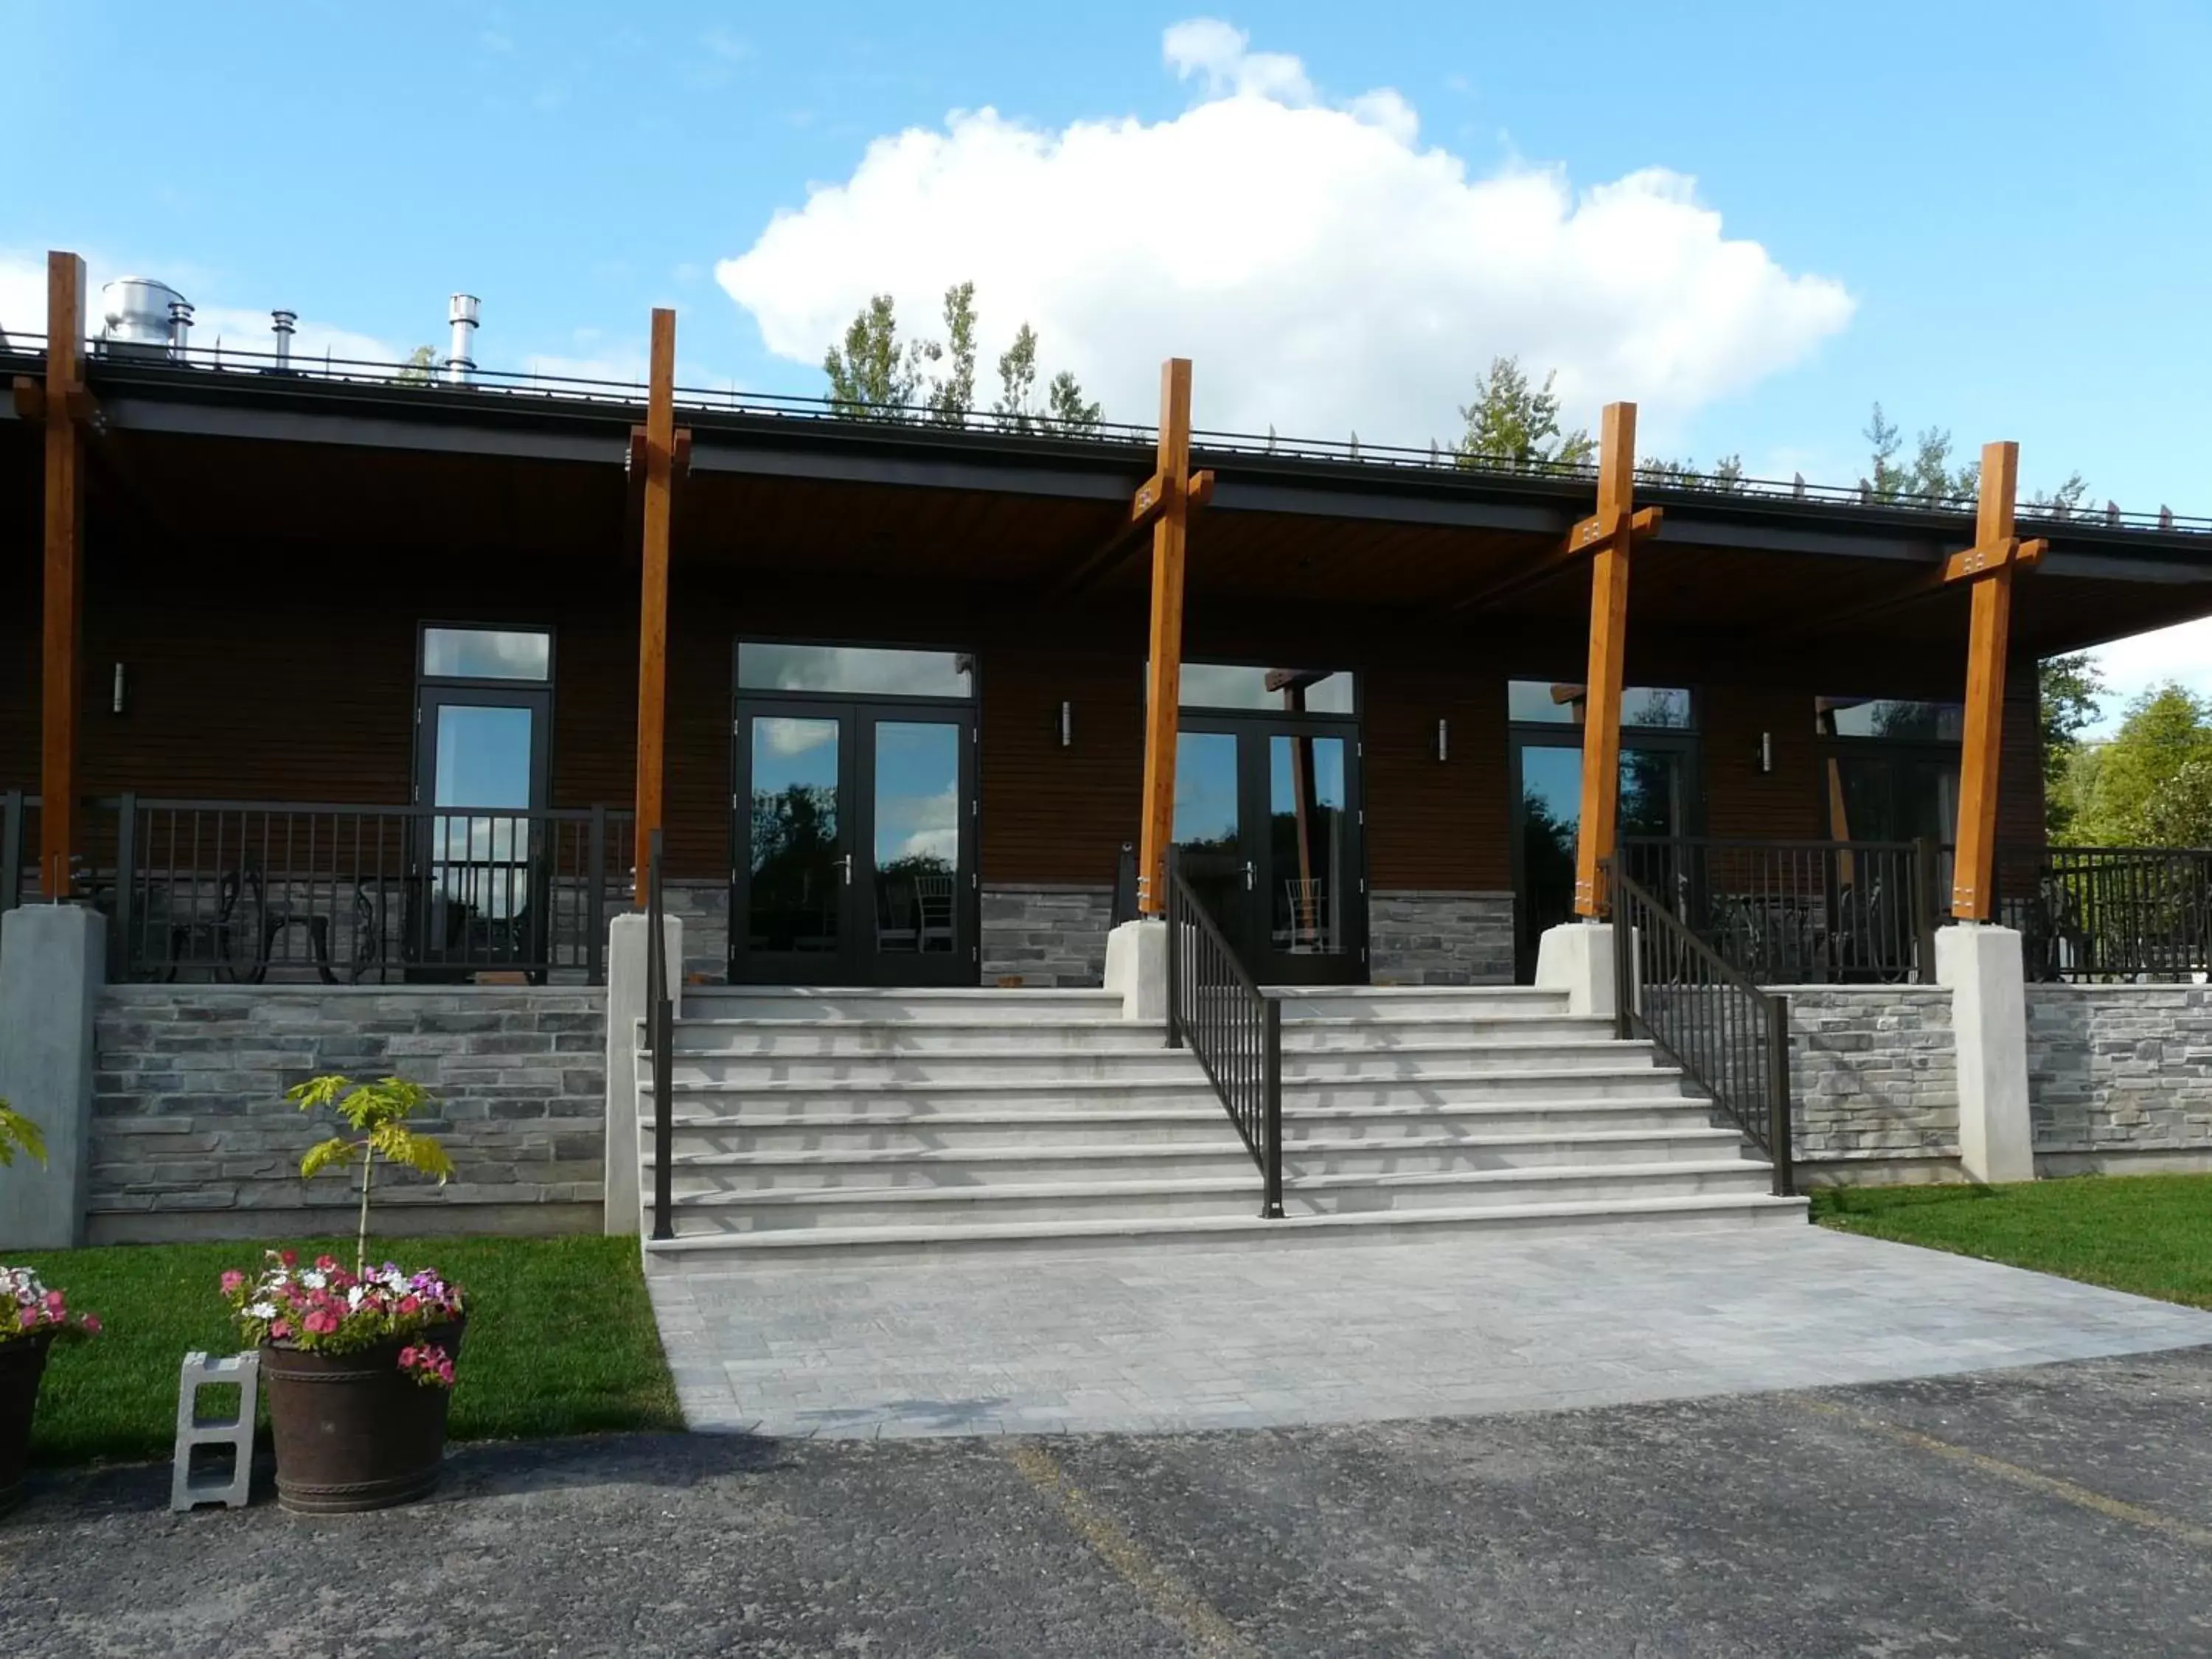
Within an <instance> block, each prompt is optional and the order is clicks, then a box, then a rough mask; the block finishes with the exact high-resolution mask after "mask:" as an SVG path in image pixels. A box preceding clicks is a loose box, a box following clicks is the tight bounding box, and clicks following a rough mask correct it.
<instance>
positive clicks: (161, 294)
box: [98, 276, 191, 362]
mask: <svg viewBox="0 0 2212 1659" xmlns="http://www.w3.org/2000/svg"><path fill="white" fill-rule="evenodd" d="M184 304H185V296H184V295H181V294H179V293H178V292H177V290H176V289H173V288H171V287H170V286H169V285H168V284H167V283H157V282H155V280H154V279H153V278H152V277H151V276H118V277H117V278H116V279H115V280H114V281H113V282H112V283H103V284H102V285H101V287H100V339H99V342H98V349H99V351H100V355H101V356H107V357H137V358H142V359H144V358H153V359H159V360H160V361H162V362H167V361H168V359H169V356H170V348H171V347H172V346H173V344H174V343H175V340H174V337H173V332H172V330H171V327H170V323H171V319H173V317H174V315H175V313H174V312H173V310H172V309H171V307H174V306H180V305H184ZM185 310H186V312H187V313H189V312H190V311H191V307H189V306H186V307H185Z"/></svg>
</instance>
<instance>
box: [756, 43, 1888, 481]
mask: <svg viewBox="0 0 2212 1659" xmlns="http://www.w3.org/2000/svg"><path fill="white" fill-rule="evenodd" d="M1163 55H1164V59H1165V63H1166V65H1167V67H1168V68H1169V69H1170V70H1172V71H1173V72H1174V73H1175V74H1176V76H1178V77H1179V78H1180V79H1182V81H1184V82H1187V83H1188V84H1190V85H1191V86H1192V87H1193V88H1194V95H1195V97H1196V101H1195V102H1194V104H1193V106H1191V107H1190V108H1188V110H1186V111H1184V112H1182V114H1180V115H1178V116H1176V117H1175V118H1172V119H1168V120H1163V121H1157V122H1150V123H1147V122H1145V121H1141V120H1138V119H1135V118H1121V119H1112V120H1103V121H1080V122H1077V123H1075V124H1073V125H1070V126H1067V127H1066V128H1063V129H1058V130H1045V129H1041V128H1038V127H1036V126H1032V125H1026V124H1024V123H1023V122H1020V121H1018V120H1012V119H1009V118H1006V117H1003V116H1001V115H1000V114H998V113H997V112H995V111H994V110H990V109H983V110H981V111H976V112H954V113H952V114H951V115H950V116H948V117H947V118H946V120H945V125H943V126H942V127H941V128H932V129H925V128H912V129H909V130H908V131H903V132H899V133H896V134H892V135H890V136H887V137H881V138H878V140H876V141H875V142H874V143H872V144H871V145H870V146H869V147H868V149H867V150H866V154H865V155H863V156H862V158H861V160H860V164H859V165H858V167H856V168H855V169H854V172H853V173H852V174H851V175H850V176H849V177H848V178H847V179H843V180H842V181H838V182H832V183H829V184H825V185H817V186H816V187H815V188H814V189H813V190H812V191H811V192H810V194H809V196H808V197H807V200H806V203H805V205H804V206H803V207H801V208H799V209H797V210H787V211H785V212H782V213H780V214H779V215H778V216H776V217H775V220H774V221H773V222H771V223H770V224H769V227H768V228H766V229H765V230H764V231H763V232H762V233H761V234H760V236H759V237H758V239H757V240H756V241H755V242H754V243H753V245H752V246H751V247H750V249H748V250H747V251H745V252H744V253H743V254H741V255H739V256H738V257H736V258H728V259H725V260H723V261H722V262H721V263H720V264H718V265H717V266H716V268H715V276H716V277H717V280H718V281H719V282H720V283H721V285H722V287H723V288H724V289H725V290H726V291H727V292H728V294H729V295H731V297H732V299H734V300H735V301H737V302H738V304H740V305H741V306H743V307H745V308H746V309H747V310H749V311H750V312H751V313H752V314H753V316H754V317H755V319H757V322H758V324H759V325H760V329H761V331H762V335H763V338H764V339H765V341H766V343H767V345H768V347H769V350H770V351H772V352H774V353H775V355H777V356H781V357H784V358H787V359H789V360H790V361H793V362H802V363H810V364H811V363H814V362H818V361H819V360H820V358H821V356H822V354H823V350H824V349H826V348H827V347H828V346H829V344H830V343H831V342H832V341H833V340H834V339H835V338H836V337H837V336H838V335H839V334H840V332H841V331H842V329H843V327H844V325H845V324H846V323H847V322H848V320H849V319H851V317H852V315H853V313H854V311H855V310H856V309H858V308H859V307H860V305H861V304H862V303H863V302H864V301H866V298H867V296H868V295H870V294H871V293H874V292H878V291H885V290H887V291H889V292H890V293H891V294H892V295H894V296H895V298H896V301H897V302H898V306H899V309H900V312H901V313H902V315H904V316H906V317H908V318H910V319H914V321H915V323H916V324H921V323H922V322H924V320H925V319H927V320H928V321H929V322H933V321H934V319H935V318H936V316H937V314H938V310H939V298H940V296H941V295H942V293H943V291H944V289H945V288H946V287H947V286H948V285H949V284H951V283H956V282H959V281H962V280H963V279H966V278H969V277H972V278H974V279H975V284H976V297H977V305H978V308H979V310H980V312H981V318H982V328H983V339H982V342H981V344H982V348H983V356H984V360H985V362H986V365H987V364H988V362H990V361H991V360H992V359H993V358H994V357H995V356H996V354H997V352H998V351H999V350H1000V349H1001V348H1002V347H1003V346H1004V344H1005V343H1006V341H1007V340H1008V339H1009V338H1010V337H1012V333H1013V331H1014V328H1015V326H1016V325H1018V323H1019V322H1020V321H1022V320H1023V319H1028V320H1030V322H1032V323H1034V324H1035V325H1036V328H1037V331H1038V333H1039V335H1040V337H1041V340H1042V352H1041V357H1042V368H1043V370H1044V373H1045V374H1047V375H1049V374H1052V373H1053V372H1054V371H1056V370H1058V369H1060V368H1071V369H1073V371H1074V372H1075V373H1076V374H1077V375H1078V376H1079V378H1080V379H1081V380H1082V381H1083V383H1084V385H1085V388H1086V389H1087V390H1088V391H1089V392H1091V394H1092V395H1093V396H1097V397H1102V398H1103V400H1104V402H1105V404H1106V412H1107V415H1108V416H1109V418H1123V419H1128V420H1133V421H1139V422H1148V421H1149V420H1150V419H1151V418H1152V415H1153V412H1154V410H1155V407H1156V404H1157V398H1158V362H1159V360H1160V359H1161V358H1163V357H1165V356H1189V357H1191V358H1192V359H1194V368H1195V372H1194V398H1195V400H1196V404H1197V408H1196V416H1197V419H1198V422H1199V423H1200V425H1201V426H1212V427H1216V428H1237V429H1242V430H1245V431H1264V430H1266V429H1267V428H1268V427H1269V426H1270V425H1271V424H1272V425H1273V426H1275V427H1277V428H1279V429H1280V430H1282V431H1283V432H1284V433H1285V434H1286V435H1311V436H1341V435H1344V434H1345V433H1346V431H1348V430H1357V431H1358V433H1359V434H1360V435H1361V437H1362V438H1363V439H1364V440H1365V441H1369V442H1389V441H1397V442H1409V443H1414V444H1425V443H1426V442H1427V441H1429V439H1430V438H1431V436H1435V437H1449V435H1451V433H1452V432H1453V431H1454V430H1455V428H1456V427H1457V425H1458V420H1457V415H1456V408H1457V405H1458V404H1460V403H1462V402H1463V401H1465V400H1466V398H1467V397H1468V395H1469V392H1470V390H1471V386H1472V383H1473V381H1474V378H1475V376H1476V375H1477V374H1479V373H1480V372H1481V371H1482V370H1483V369H1484V368H1486V366H1487V364H1488V362H1489V360H1490V358H1491V357H1492V356H1493V355H1498V354H1507V353H1512V354H1517V355H1518V356H1520V357H1521V358H1522V361H1523V362H1524V363H1526V364H1528V366H1530V367H1531V368H1540V369H1541V368H1553V367H1556V368H1558V370H1559V389H1560V391H1561V392H1562V394H1563V395H1564V396H1565V398H1566V400H1567V404H1568V407H1569V410H1570V412H1571V415H1572V416H1574V417H1575V418H1577V419H1583V420H1587V419H1589V418H1592V417H1594V416H1595V410H1596V408H1597V406H1598V405H1599V404H1601V403H1603V402H1604V401H1606V400H1607V399H1609V398H1636V399H1638V400H1639V401H1640V402H1641V403H1642V404H1644V409H1645V421H1644V426H1645V430H1646V433H1647V435H1648V439H1647V444H1648V447H1655V448H1656V447H1661V446H1662V445H1663V443H1664V442H1665V441H1667V439H1668V434H1669V429H1670V428H1671V427H1673V426H1674V425H1675V424H1676V423H1678V422H1680V419H1681V417H1683V416H1686V415H1687V413H1688V412H1689V411H1691V410H1694V409H1696V408H1698V407H1699V406H1700V405H1702V404H1706V403H1708V402H1710V401H1711V400H1713V399H1715V398H1720V397H1723V396H1725V395H1727V394H1729V393H1731V392H1736V391H1739V390H1741V388H1743V387H1746V386H1750V385H1752V384H1753V383H1755V382H1756V381H1758V380H1761V379H1762V378H1764V377H1765V376H1767V375H1769V374H1774V373H1776V372H1777V371H1778V370H1781V369H1784V368H1788V367H1789V366H1790V365H1791V364H1793V363H1796V362H1800V361H1802V359H1803V358H1804V357H1805V356H1807V355H1808V353H1810V352H1811V351H1812V350H1813V349H1814V348H1815V347H1816V346H1818V344H1819V343H1820V342H1821V341H1822V340H1824V339H1826V337H1829V336H1831V335H1832V334H1834V333H1835V332H1836V331H1838V330H1839V329H1841V328H1842V327H1843V326H1844V325H1845V323H1846V322H1847V321H1848V320H1849V319H1850V314H1851V310H1852V301H1851V298H1850V295H1848V294H1847V293H1845V291H1844V289H1843V288H1842V286H1841V285H1840V284H1839V283H1836V282H1834V281H1832V280H1831V279H1829V278H1826V277H1823V276H1814V275H1806V274H1802V273H1792V272H1790V271H1789V270H1784V268H1783V267H1782V266H1781V265H1780V264H1778V262H1777V261H1776V260H1775V259H1774V258H1772V257H1771V255H1770V254H1769V253H1768V252H1766V250H1765V248H1763V247H1761V246H1759V244H1758V243H1756V242H1753V241H1749V240H1742V239H1741V238H1734V239H1732V238H1730V237H1729V236H1727V235H1725V234H1723V228H1722V222H1721V216H1720V215H1719V213H1718V212H1717V210H1714V209H1713V208H1711V206H1709V205H1707V204H1703V203H1701V202H1700V201H1699V200H1698V198H1697V197H1696V194H1695V190H1694V185H1693V181H1692V180H1691V179H1686V178H1684V177H1682V176H1680V175H1679V174H1676V173H1670V172H1668V171H1666V170H1665V169H1663V168H1659V167H1650V168H1645V169H1643V170H1640V171H1638V172H1634V173H1629V174H1627V175H1626V176H1624V177H1622V178H1620V179H1614V180H1612V181H1611V182H1608V183H1601V184H1598V185H1594V186H1592V187H1589V188H1587V189H1583V190H1580V191H1577V189H1576V188H1574V187H1573V186H1572V185H1571V184H1570V182H1569V180H1568V179H1567V176H1566V174H1565V172H1564V170H1562V169H1559V168H1557V167H1549V168H1546V167H1527V166H1522V165H1519V164H1513V165H1508V166H1505V167H1502V168H1500V169H1498V171H1496V172H1493V173H1487V174H1478V173H1474V172H1473V171H1471V170H1470V168H1469V167H1468V164H1467V162H1466V161H1463V160H1462V159H1461V158H1460V157H1458V156H1455V155H1451V154H1450V153H1449V152H1448V151H1446V150H1444V149H1441V148H1437V147H1433V146H1431V147H1429V148H1422V147H1421V146H1420V144H1419V138H1418V134H1419V118H1418V116H1417V114H1416V112H1415V111H1414V109H1413V106H1411V105H1410V104H1409V103H1408V102H1407V100H1405V98H1403V97H1402V96H1401V94H1399V93H1397V92H1395V91H1394V90H1391V89H1389V88H1378V89H1375V90H1371V91H1368V92H1364V93H1361V94H1358V95H1357V96H1355V97H1351V98H1348V99H1340V100H1325V99H1324V98H1323V96H1322V94H1321V93H1320V91H1318V90H1317V89H1316V86H1315V84H1314V82H1313V81H1312V79H1311V78H1310V76H1309V75H1308V74H1307V71H1306V69H1305V67H1304V64H1301V63H1300V62H1299V61H1298V60H1297V58H1292V57H1289V56H1287V55H1285V54H1282V53H1276V52H1254V51H1253V50H1251V47H1250V45H1249V40H1248V39H1247V37H1246V36H1245V35H1244V34H1243V33H1241V32H1240V31H1238V30H1237V29H1235V28H1233V27H1230V26H1229V25H1228V24H1226V23H1223V22H1220V21H1215V20H1211V19H1196V20H1192V21H1187V22H1182V23H1178V24H1176V25H1175V26H1174V27H1170V29H1168V30H1167V31H1166V33H1165V35H1164V38H1163ZM986 378H988V370H987V368H986Z"/></svg>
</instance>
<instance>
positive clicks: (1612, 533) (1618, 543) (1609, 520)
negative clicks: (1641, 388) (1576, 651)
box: [1575, 404, 1636, 917]
mask: <svg viewBox="0 0 2212 1659" xmlns="http://www.w3.org/2000/svg"><path fill="white" fill-rule="evenodd" d="M1602 432H1603V435H1602V438H1601V442H1600V447H1599V451H1598V471H1597V517H1598V519H1599V520H1601V521H1602V522H1603V523H1605V524H1606V525H1607V526H1610V529H1609V531H1608V532H1607V537H1606V539H1604V540H1603V541H1601V542H1600V543H1598V544H1596V556H1595V558H1593V559H1592V561H1591V562H1590V628H1589V674H1588V676H1587V677H1586V678H1585V679H1584V681H1583V684H1584V685H1585V686H1587V687H1588V688H1589V689H1588V690H1587V691H1586V692H1585V693H1584V700H1583V799H1582V820H1581V825H1580V829H1579V830H1578V832H1577V836H1576V842H1575V914H1576V915H1580V916H1585V917H1597V916H1602V915H1604V914H1605V913H1606V902H1607V893H1606V883H1605V876H1604V874H1603V872H1602V869H1601V866H1603V864H1604V863H1605V861H1606V860H1608V859H1610V858H1611V857H1612V856H1613V840H1614V831H1615V829H1616V827H1617V825H1618V823H1619V821H1620V692H1621V684H1620V682H1621V673H1622V668H1623V665H1624V663H1625V661H1626V648H1627V641H1628V557H1629V549H1630V546H1631V544H1632V542H1633V540H1634V536H1633V534H1632V529H1631V526H1632V525H1633V523H1634V521H1635V518H1636V511H1635V504H1634V501H1633V500H1632V497H1633V495H1634V493H1635V488H1636V405H1635V404H1607V405H1606V406H1605V419H1604V423H1603V428H1602Z"/></svg>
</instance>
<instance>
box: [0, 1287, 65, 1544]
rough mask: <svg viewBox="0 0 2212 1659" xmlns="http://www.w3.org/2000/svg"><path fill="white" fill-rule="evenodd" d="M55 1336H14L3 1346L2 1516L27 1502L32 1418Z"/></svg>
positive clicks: (0, 1383) (0, 1422)
mask: <svg viewBox="0 0 2212 1659" xmlns="http://www.w3.org/2000/svg"><path fill="white" fill-rule="evenodd" d="M53 1343H54V1334H53V1333H52V1331H40V1332H38V1333H37V1334H34V1335H31V1336H11V1337H9V1339H8V1340H6V1341H4V1342H0V1515H5V1514H6V1513H7V1512H8V1511H9V1510H12V1509H14V1508H15V1505H16V1504H19V1503H21V1501H22V1498H23V1460H24V1458H25V1456H26V1455H27V1454H28V1453H29V1451H30V1449H31V1418H32V1416H33V1413H36V1412H37V1411H38V1409H39V1379H40V1377H41V1376H44V1375H45V1374H46V1350H47V1349H48V1348H51V1347H52V1346H53Z"/></svg>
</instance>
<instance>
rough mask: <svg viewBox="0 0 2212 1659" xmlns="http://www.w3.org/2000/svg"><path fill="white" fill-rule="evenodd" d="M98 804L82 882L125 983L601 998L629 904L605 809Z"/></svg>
mask: <svg viewBox="0 0 2212 1659" xmlns="http://www.w3.org/2000/svg"><path fill="white" fill-rule="evenodd" d="M92 805H93V807H94V811H93V812H92V813H91V814H90V815H89V817H88V824H87V836H88V843H89V847H90V852H91V854H92V858H91V863H90V868H89V872H88V876H87V877H86V879H85V883H84V885H85V887H86V890H87V892H88V896H89V898H90V900H91V902H93V903H94V904H95V905H96V906H98V907H99V908H100V909H101V910H103V911H105V912H106V914H107V915H108V916H109V918H110V923H111V927H112V935H113V945H112V950H113V956H114V961H115V963H117V965H118V976H119V977H123V978H128V979H142V980H143V979H160V980H171V979H175V978H176V977H178V976H179V975H181V974H192V975H207V976H209V977H210V978H214V979H222V980H231V981H240V982H244V983H257V984H258V983H260V982H262V981H265V980H269V979H271V978H275V979H279V980H286V979H289V980H300V979H315V980H319V981H322V982H323V983H325V984H337V983H340V982H344V983H349V984H360V983H363V982H374V983H378V984H383V983H388V982H390V981H393V980H395V979H396V980H398V981H411V982H439V981H463V980H466V979H470V978H471V977H473V976H475V975H479V974H486V973H497V974H515V975H523V976H525V977H527V978H529V979H532V980H533V981H539V982H543V981H546V980H548V979H551V978H554V977H556V976H558V977H559V978H562V979H564V980H572V979H581V980H582V981H584V982H586V983H588V984H593V985H597V984H599V983H600V982H602V981H603V980H604V979H605V947H606V922H607V917H608V914H609V906H610V904H611V903H613V902H621V901H622V900H623V898H626V897H627V896H629V891H630V887H629V882H630V872H629V836H628V834H627V829H628V825H629V821H630V814H629V813H628V812H623V811H610V810H609V809H607V808H605V807H603V806H594V807H588V808H574V809H566V810H557V811H555V810H539V811H528V810H523V809H518V808H505V807H501V808H473V807H471V808H460V807H451V806H435V807H433V806H375V805H366V806H365V805H331V804H320V803H301V802H285V801H236V800H166V799H142V798H140V797H138V796H136V795H128V794H126V795H123V796H120V797H118V798H115V799H105V800H99V801H95V802H94V803H93V804H92Z"/></svg>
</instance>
